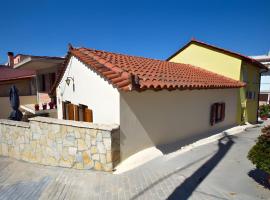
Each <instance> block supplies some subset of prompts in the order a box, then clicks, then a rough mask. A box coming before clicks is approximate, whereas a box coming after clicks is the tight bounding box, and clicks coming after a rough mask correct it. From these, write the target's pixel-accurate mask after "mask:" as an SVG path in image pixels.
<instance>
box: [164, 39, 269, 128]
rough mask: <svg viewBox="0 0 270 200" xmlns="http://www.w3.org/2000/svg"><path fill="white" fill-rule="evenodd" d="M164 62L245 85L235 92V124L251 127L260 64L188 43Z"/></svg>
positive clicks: (258, 88) (257, 91)
mask: <svg viewBox="0 0 270 200" xmlns="http://www.w3.org/2000/svg"><path fill="white" fill-rule="evenodd" d="M167 61H170V62H176V63H186V64H192V65H195V66H200V67H201V68H204V69H206V70H209V71H212V72H215V73H217V74H221V75H223V76H226V77H229V78H233V79H235V80H239V81H243V82H245V83H246V87H245V88H241V89H239V94H238V95H239V100H238V102H237V104H238V106H237V108H238V111H237V116H236V117H237V121H238V123H239V124H241V123H244V122H250V123H255V122H256V121H257V114H258V112H257V111H258V95H259V91H260V75H261V73H262V72H265V71H267V70H268V69H267V67H266V66H264V65H263V64H261V63H260V62H258V61H256V60H254V59H252V58H249V57H247V56H243V55H240V54H238V53H234V52H231V51H228V50H225V49H222V48H219V47H216V46H213V45H209V44H206V43H203V42H200V41H197V40H191V41H190V42H189V43H187V44H186V45H185V46H184V47H182V48H181V49H180V50H178V51H177V52H176V53H174V54H173V55H172V56H170V57H169V58H168V59H167Z"/></svg>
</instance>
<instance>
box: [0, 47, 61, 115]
mask: <svg viewBox="0 0 270 200" xmlns="http://www.w3.org/2000/svg"><path fill="white" fill-rule="evenodd" d="M63 61H64V58H61V57H48V56H33V55H25V54H18V55H16V56H14V54H13V52H8V62H7V63H6V65H3V66H2V67H0V84H1V85H0V89H1V90H0V96H1V97H2V99H3V101H2V102H1V104H0V109H1V114H0V118H7V117H8V115H9V113H10V105H9V101H8V96H9V89H10V87H11V86H12V85H15V86H16V87H17V88H18V90H19V94H20V98H21V109H23V110H25V109H26V110H27V112H31V113H35V110H34V105H35V104H40V107H41V105H42V103H49V102H50V101H52V99H51V98H50V97H49V95H48V93H49V91H50V89H51V87H52V85H53V84H54V81H55V79H56V73H57V72H58V70H59V69H60V66H61V65H62V63H63ZM53 101H55V100H53ZM25 105H27V106H26V107H25ZM52 116H53V114H52Z"/></svg>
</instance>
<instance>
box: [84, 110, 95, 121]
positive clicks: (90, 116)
mask: <svg viewBox="0 0 270 200" xmlns="http://www.w3.org/2000/svg"><path fill="white" fill-rule="evenodd" d="M84 121H86V122H93V112H92V110H91V109H88V108H85V110H84Z"/></svg>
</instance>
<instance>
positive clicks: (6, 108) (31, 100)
mask: <svg viewBox="0 0 270 200" xmlns="http://www.w3.org/2000/svg"><path fill="white" fill-rule="evenodd" d="M36 103H37V96H20V104H21V105H24V104H36ZM11 111H12V109H11V106H10V102H9V97H0V119H7V118H8V116H9V114H10V112H11Z"/></svg>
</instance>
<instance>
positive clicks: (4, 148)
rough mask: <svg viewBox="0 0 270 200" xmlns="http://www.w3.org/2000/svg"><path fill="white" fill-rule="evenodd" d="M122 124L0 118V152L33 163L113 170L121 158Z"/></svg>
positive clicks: (43, 118)
mask: <svg viewBox="0 0 270 200" xmlns="http://www.w3.org/2000/svg"><path fill="white" fill-rule="evenodd" d="M119 142H120V135H119V126H118V125H101V124H92V123H87V122H76V121H68V120H59V119H53V118H46V117H35V118H31V119H30V122H16V121H11V120H4V119H1V120H0V155H3V156H10V157H14V158H16V159H20V160H24V161H27V162H32V163H39V164H44V165H51V166H61V167H69V168H76V169H95V170H100V171H112V170H113V168H114V166H115V165H116V164H117V163H118V162H119V161H120V143H119Z"/></svg>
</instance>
